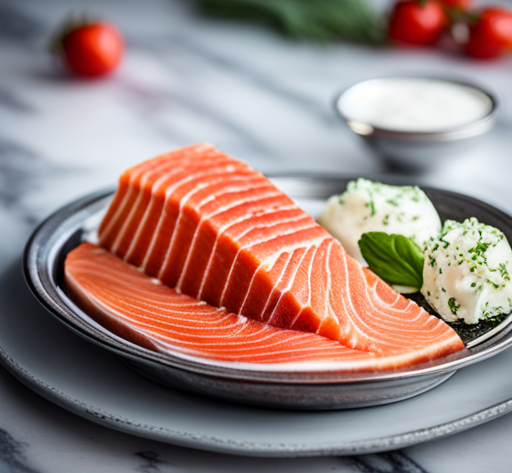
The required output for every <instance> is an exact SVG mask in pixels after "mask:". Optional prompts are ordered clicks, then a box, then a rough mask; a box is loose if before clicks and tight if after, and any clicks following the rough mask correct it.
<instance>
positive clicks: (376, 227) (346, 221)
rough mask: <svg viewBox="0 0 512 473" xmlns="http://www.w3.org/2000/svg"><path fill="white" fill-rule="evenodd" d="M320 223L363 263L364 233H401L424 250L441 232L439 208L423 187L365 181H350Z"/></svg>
mask: <svg viewBox="0 0 512 473" xmlns="http://www.w3.org/2000/svg"><path fill="white" fill-rule="evenodd" d="M318 223H320V225H322V226H323V227H324V228H325V229H326V230H327V231H328V232H329V233H330V234H331V235H332V236H333V237H334V238H336V239H338V240H339V241H340V242H341V244H342V245H343V246H344V248H345V250H347V252H348V254H349V255H351V256H353V257H354V258H355V259H357V260H358V261H359V262H360V263H361V264H366V262H365V261H364V258H363V256H362V255H361V251H360V250H359V246H358V244H357V242H358V241H359V240H360V238H361V235H362V234H363V233H367V232H385V233H389V234H390V233H398V234H400V235H404V236H406V237H409V238H411V239H412V240H413V241H414V242H415V243H416V244H417V245H418V246H419V247H420V248H421V249H422V250H423V248H424V247H425V244H426V242H427V241H428V240H429V239H430V238H431V237H432V236H435V235H437V234H438V233H439V230H440V229H441V220H440V218H439V215H438V213H437V211H436V209H435V208H434V206H433V205H432V202H430V200H429V199H428V197H427V196H426V195H425V193H424V192H423V191H422V190H421V189H420V188H419V187H411V186H389V185H386V184H381V183H380V182H373V181H369V180H368V179H363V178H359V179H358V180H357V181H351V182H349V183H348V185H347V190H346V191H345V192H344V193H343V194H342V195H334V196H332V197H331V198H330V199H329V200H328V201H327V205H326V207H325V209H324V212H323V214H322V215H321V217H320V218H319V219H318Z"/></svg>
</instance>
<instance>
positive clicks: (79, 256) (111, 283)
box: [65, 243, 417, 372]
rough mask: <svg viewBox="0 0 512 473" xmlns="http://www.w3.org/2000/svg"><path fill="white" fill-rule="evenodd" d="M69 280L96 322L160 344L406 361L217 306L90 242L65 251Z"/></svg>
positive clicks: (192, 352)
mask: <svg viewBox="0 0 512 473" xmlns="http://www.w3.org/2000/svg"><path fill="white" fill-rule="evenodd" d="M65 281H66V290H67V292H68V293H69V294H70V296H71V297H72V299H73V300H74V301H75V302H76V303H77V305H78V306H79V307H81V308H82V309H83V310H84V311H85V312H86V313H87V314H89V315H90V316H91V317H92V318H93V319H95V320H96V321H97V322H98V323H100V324H101V325H103V326H104V327H105V328H107V329H108V330H110V331H111V332H112V333H114V334H117V335H119V336H120V337H122V338H123V339H125V340H128V341H131V342H133V343H135V344H137V345H140V346H142V347H145V348H148V349H150V350H153V351H156V352H161V353H171V354H180V353H181V354H185V355H188V356H195V357H200V358H203V359H204V358H206V359H212V360H221V361H228V362H237V363H297V362H298V363H304V362H308V363H322V362H323V363H326V362H328V363H332V362H336V363H337V364H336V367H337V369H340V370H343V371H347V372H366V371H368V372H371V371H374V370H376V369H379V370H385V369H393V368H400V367H401V366H402V365H404V363H406V361H407V357H406V356H403V354H401V355H384V356H382V355H380V356H379V355H376V354H374V353H368V352H364V351H359V350H354V349H351V348H346V347H344V346H342V345H341V344H339V343H338V342H335V341H333V340H330V339H327V338H325V337H322V336H320V335H316V334H312V333H307V332H299V331H294V330H286V329H280V328H276V327H272V326H270V325H266V324H263V323H261V322H256V321H254V320H251V319H248V318H246V317H243V316H240V315H235V314H233V313H229V312H228V311H227V310H226V309H218V308H216V307H213V306H211V305H209V304H206V303H205V302H200V301H198V300H197V299H194V298H192V297H190V296H187V295H185V294H179V293H177V292H176V291H175V290H174V289H171V288H169V287H167V286H165V285H163V284H161V283H159V281H157V280H154V279H152V278H150V277H148V276H146V275H144V274H143V273H141V272H140V271H138V270H137V269H136V268H135V267H134V266H131V265H129V264H128V263H125V262H124V261H122V260H121V259H119V258H118V257H116V256H114V255H113V254H111V253H109V252H108V251H106V250H104V249H103V248H100V247H98V246H96V245H93V244H91V243H82V244H81V245H80V246H79V247H77V248H75V249H74V250H72V251H71V252H70V253H69V254H68V255H67V257H66V261H65ZM412 355H413V356H414V357H416V356H417V354H416V353H414V354H412Z"/></svg>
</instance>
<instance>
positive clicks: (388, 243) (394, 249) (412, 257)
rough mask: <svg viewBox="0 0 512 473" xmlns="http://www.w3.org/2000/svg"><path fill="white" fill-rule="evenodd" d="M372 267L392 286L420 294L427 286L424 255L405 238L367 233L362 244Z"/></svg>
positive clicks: (360, 242)
mask: <svg viewBox="0 0 512 473" xmlns="http://www.w3.org/2000/svg"><path fill="white" fill-rule="evenodd" d="M358 244H359V249H360V250H361V253H362V255H363V258H364V259H365V260H366V262H367V263H368V266H369V268H370V269H371V270H372V271H373V272H374V273H375V274H376V275H377V276H379V277H380V278H381V279H383V280H384V281H385V282H387V283H388V284H391V285H392V286H405V287H408V288H413V289H416V290H417V291H419V290H420V289H421V286H422V285H423V263H424V261H425V258H424V257H423V253H422V251H421V250H420V248H419V247H418V245H417V244H416V243H414V241H412V240H411V239H410V238H407V237H405V236H403V235H397V234H394V233H393V234H387V233H384V232H368V233H363V235H362V236H361V239H360V240H359V242H358Z"/></svg>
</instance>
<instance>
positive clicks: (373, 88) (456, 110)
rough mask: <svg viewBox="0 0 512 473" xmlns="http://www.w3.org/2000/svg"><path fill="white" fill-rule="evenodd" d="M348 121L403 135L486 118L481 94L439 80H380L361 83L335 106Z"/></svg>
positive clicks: (489, 101)
mask: <svg viewBox="0 0 512 473" xmlns="http://www.w3.org/2000/svg"><path fill="white" fill-rule="evenodd" d="M337 106H338V109H339V111H340V113H341V114H342V115H344V116H345V117H346V119H347V120H349V121H352V122H356V123H359V124H368V125H372V126H375V127H379V128H383V129H387V130H394V131H406V132H435V131H444V130H447V129H453V128H457V127H460V126H464V125H469V124H471V123H473V122H475V121H477V120H479V119H481V118H483V117H485V116H486V115H488V114H489V113H490V112H491V110H492V108H493V102H492V99H491V98H490V97H489V96H488V95H487V94H485V93H484V92H482V91H480V90H478V89H476V88H473V87H470V86H466V85H463V84H458V83H456V82H450V81H445V80H440V79H426V78H425V79H423V78H413V77H410V78H405V77H404V78H382V79H372V80H367V81H364V82H360V83H358V84H356V85H354V86H352V87H350V88H349V89H348V90H347V91H346V92H344V93H343V94H342V95H341V96H340V98H339V100H338V103H337Z"/></svg>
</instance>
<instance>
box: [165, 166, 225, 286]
mask: <svg viewBox="0 0 512 473" xmlns="http://www.w3.org/2000/svg"><path fill="white" fill-rule="evenodd" d="M223 181H225V176H222V177H221V178H220V179H218V180H214V181H210V182H211V183H212V184H216V183H218V182H223ZM200 185H201V184H200ZM200 185H198V187H199V186H200ZM208 187H209V185H208V184H203V185H202V187H201V188H200V189H198V188H196V189H193V190H191V191H190V192H189V193H188V194H186V195H185V196H184V197H183V198H182V199H181V200H180V206H179V214H178V218H177V220H176V224H175V225H174V231H173V233H172V237H171V242H170V244H169V247H168V248H167V252H166V254H165V257H164V259H163V262H162V264H161V266H160V270H159V272H158V278H160V279H161V278H162V276H163V275H164V274H165V273H166V271H167V269H168V266H169V264H170V262H171V255H172V252H173V249H174V245H175V243H176V238H177V235H178V234H179V229H180V224H181V219H182V217H183V209H184V207H185V205H186V203H187V202H188V200H189V199H190V198H191V197H192V196H193V195H194V194H195V193H196V192H198V191H199V190H203V189H206V188H208ZM182 271H183V268H182ZM177 287H178V288H179V287H180V286H179V285H178V286H177Z"/></svg>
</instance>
